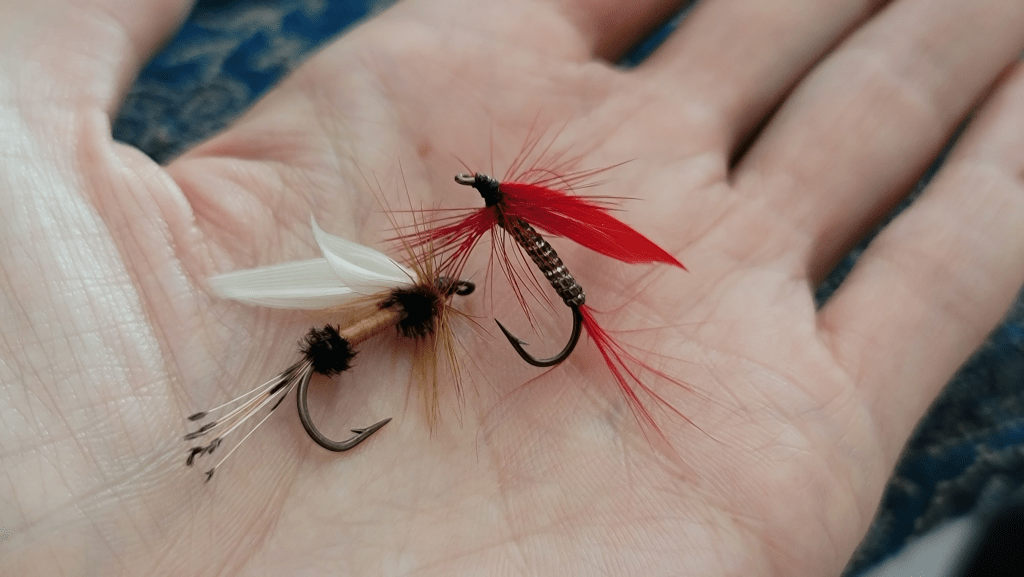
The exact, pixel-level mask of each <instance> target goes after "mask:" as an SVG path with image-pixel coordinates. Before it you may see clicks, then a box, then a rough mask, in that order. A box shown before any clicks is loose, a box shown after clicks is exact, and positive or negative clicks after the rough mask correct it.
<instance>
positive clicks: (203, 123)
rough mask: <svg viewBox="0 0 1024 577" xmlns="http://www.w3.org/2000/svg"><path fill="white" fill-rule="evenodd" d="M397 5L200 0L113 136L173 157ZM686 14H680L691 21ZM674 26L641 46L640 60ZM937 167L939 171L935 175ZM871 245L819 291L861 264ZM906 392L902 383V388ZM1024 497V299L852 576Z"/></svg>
mask: <svg viewBox="0 0 1024 577" xmlns="http://www.w3.org/2000/svg"><path fill="white" fill-rule="evenodd" d="M388 4H390V2H388V1H382V2H370V1H365V0H350V1H342V0H277V1H272V0H244V1H243V0H200V1H199V3H198V4H197V5H196V7H195V9H194V10H193V12H192V14H191V16H190V17H189V19H188V21H187V22H186V23H185V25H184V26H183V28H182V29H181V31H180V32H179V33H178V35H177V37H176V38H174V40H173V41H172V42H171V43H170V44H168V45H167V47H166V48H165V49H164V50H163V52H161V53H160V54H159V55H157V56H156V57H155V58H154V59H153V61H152V62H150V63H149V65H148V66H146V68H145V69H144V70H143V71H142V74H141V75H140V77H139V79H138V81H137V82H136V84H135V86H134V88H132V90H131V92H130V94H129V95H128V97H127V100H126V101H125V103H124V106H123V109H122V110H121V113H120V116H119V117H118V118H117V120H116V122H115V123H114V136H115V138H117V139H118V140H120V141H123V142H126V143H129V144H132V145H135V146H137V147H139V148H140V149H141V150H143V151H144V152H145V153H147V154H149V155H150V156H151V157H153V158H154V159H156V160H158V161H161V162H163V161H166V160H168V159H170V158H173V157H174V156H175V155H177V154H179V153H180V152H181V151H183V150H185V149H187V148H188V147H189V146H191V145H193V144H195V143H197V142H199V141H202V140H204V139H205V138H207V137H209V136H210V135H212V134H214V133H216V132H217V131H219V130H221V129H223V128H224V127H225V126H227V125H228V124H229V123H230V122H231V120H232V119H233V118H235V117H237V116H238V115H239V114H241V113H242V112H243V111H245V110H246V108H248V107H249V106H250V105H251V104H252V103H253V102H254V101H255V100H256V99H257V98H259V97H260V96H261V95H262V94H263V93H265V92H266V91H267V90H268V89H270V88H271V87H272V86H273V85H274V83H276V82H277V81H278V80H279V79H280V78H281V77H282V76H284V75H285V74H287V73H288V72H289V71H290V70H292V69H294V68H295V67H296V66H298V65H299V64H300V63H301V62H302V61H303V60H304V59H305V58H307V57H308V56H309V55H310V53H311V52H313V51H315V50H316V49H317V48H319V47H321V46H322V45H323V44H324V43H325V42H327V41H329V40H330V39H331V38H332V37H333V36H335V35H337V34H339V33H340V32H342V31H343V30H344V29H346V28H347V27H349V26H351V25H352V24H353V23H355V22H356V21H358V20H359V19H361V18H363V17H365V16H367V15H369V14H372V13H374V12H376V11H378V10H380V9H382V8H383V7H384V6H386V5H388ZM684 15H685V10H684V11H683V12H682V13H681V14H680V15H679V16H678V17H677V19H676V20H678V19H679V18H682V17H684ZM671 30H672V25H669V26H667V27H665V28H663V29H662V30H660V31H658V32H657V33H656V34H654V35H653V36H652V38H651V39H649V40H648V41H646V42H645V43H643V44H641V45H640V46H638V48H637V49H636V50H635V51H633V52H632V53H631V54H630V55H629V56H628V57H627V58H626V60H625V62H624V65H633V64H636V63H637V62H640V61H641V60H642V59H643V58H644V57H645V56H646V55H647V54H649V53H650V52H651V51H652V50H654V49H655V48H656V47H657V45H658V44H659V43H660V42H661V41H662V40H663V39H664V38H665V37H667V36H668V35H669V34H670V33H671ZM933 172H934V170H933V171H932V173H933ZM866 243H867V241H865V242H864V243H862V245H861V246H860V247H858V249H856V250H854V251H853V252H852V253H851V254H850V255H849V256H848V257H847V258H846V259H845V260H844V261H843V262H842V263H841V264H840V266H839V267H838V268H837V270H836V271H835V272H834V273H833V274H832V276H830V277H829V279H828V280H826V281H825V283H824V284H823V285H822V287H821V288H820V289H819V291H818V293H817V297H818V300H819V302H823V301H824V300H825V299H827V297H828V295H830V294H831V293H832V291H833V290H834V289H835V288H836V287H837V286H838V285H839V283H840V282H841V281H842V279H843V278H844V277H845V275H846V273H847V272H848V271H849V270H850V268H851V267H852V266H853V263H854V262H855V261H856V258H857V255H858V254H859V253H860V251H861V250H862V249H863V247H864V246H865V245H866ZM894 386H898V383H894ZM1022 492H1024V300H1022V299H1020V298H1019V299H1018V300H1017V303H1016V305H1015V306H1014V308H1013V309H1012V311H1011V312H1010V313H1009V315H1008V317H1007V319H1006V321H1005V322H1003V323H1002V324H1001V325H1000V326H999V327H998V328H997V329H996V330H995V332H993V334H992V335H991V336H990V338H989V339H988V340H987V341H986V342H985V344H984V345H983V346H982V347H981V349H980V350H979V351H978V352H977V353H976V354H975V355H974V356H973V357H972V358H971V360H970V361H969V362H968V363H967V364H966V365H965V366H964V367H963V368H962V369H961V370H960V372H959V373H958V374H957V375H956V377H955V378H954V380H953V381H952V383H951V384H950V385H949V386H948V387H947V388H946V390H945V391H944V392H943V394H942V396H941V397H940V398H939V399H938V400H937V401H936V403H935V405H934V406H933V408H932V410H931V412H929V414H928V415H927V416H926V417H925V419H924V420H923V421H922V422H921V423H920V425H919V426H918V429H917V432H916V433H915V435H914V437H913V438H912V439H911V440H910V442H909V443H908V445H907V448H906V452H905V455H904V457H903V459H902V460H901V461H900V463H899V465H898V466H897V468H896V471H895V474H894V476H893V478H892V479H891V480H890V482H889V486H888V489H887V490H886V493H885V496H884V498H883V500H882V504H881V507H880V509H879V512H878V516H877V518H876V520H875V523H874V524H873V525H872V527H871V529H870V531H869V532H868V535H867V537H866V538H865V539H864V542H863V543H862V544H861V546H860V548H859V549H858V551H857V553H856V554H855V555H854V557H853V559H852V560H851V562H850V565H849V566H848V567H847V570H846V573H845V574H846V575H848V576H851V577H852V576H855V575H860V574H861V573H862V572H863V571H864V570H865V569H866V568H868V567H870V566H872V565H874V564H875V563H877V562H878V561H880V560H882V559H884V558H886V557H888V556H890V555H893V554H894V553H896V552H897V551H899V549H900V548H901V547H902V546H903V545H904V544H905V543H906V542H907V541H908V540H909V539H912V538H914V536H917V535H920V534H922V533H924V532H926V531H928V530H929V529H931V528H932V527H935V526H936V525H937V524H939V523H941V522H943V521H945V520H948V519H951V518H953V517H956V516H958V515H962V514H964V513H966V512H968V511H971V510H972V509H977V508H979V507H981V508H987V509H994V508H996V507H999V506H1000V505H1001V504H1002V503H1004V502H1007V501H1008V500H1010V499H1012V498H1014V497H1020V496H1021V494H1022Z"/></svg>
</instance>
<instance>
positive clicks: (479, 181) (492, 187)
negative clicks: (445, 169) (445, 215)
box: [455, 172, 502, 208]
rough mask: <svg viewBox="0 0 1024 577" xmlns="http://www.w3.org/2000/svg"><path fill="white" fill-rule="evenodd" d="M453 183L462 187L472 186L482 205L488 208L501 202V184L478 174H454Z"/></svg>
mask: <svg viewBox="0 0 1024 577" xmlns="http://www.w3.org/2000/svg"><path fill="white" fill-rule="evenodd" d="M455 182H457V183H459V184H462V185H464V186H472V187H473V188H475V189H476V190H477V192H479V193H480V196H482V197H483V199H484V205H485V206H487V207H488V208H490V207H492V206H495V205H496V204H498V203H500V202H501V197H502V194H501V183H500V182H498V181H497V179H494V178H491V177H490V176H487V175H486V174H481V173H479V172H477V173H475V174H456V175H455Z"/></svg>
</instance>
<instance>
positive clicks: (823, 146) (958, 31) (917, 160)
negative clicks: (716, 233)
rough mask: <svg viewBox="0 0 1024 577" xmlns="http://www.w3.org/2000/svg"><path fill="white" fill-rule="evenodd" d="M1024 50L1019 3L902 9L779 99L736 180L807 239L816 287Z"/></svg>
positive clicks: (920, 3)
mask: <svg viewBox="0 0 1024 577" xmlns="http://www.w3.org/2000/svg"><path fill="white" fill-rule="evenodd" d="M1022 48H1024V3H1021V2H1019V1H1018V0H983V1H979V2H960V1H959V0H903V1H901V2H897V3H896V4H893V5H892V6H890V8H889V9H887V10H886V11H884V12H883V13H881V14H879V15H878V16H877V17H876V18H875V19H874V20H873V21H871V22H869V23H868V24H867V25H866V26H865V27H864V28H862V29H861V30H860V31H859V32H858V33H857V34H855V35H854V36H853V37H851V38H850V40H848V41H847V42H845V43H844V44H843V45H842V46H841V47H840V48H839V49H838V50H837V51H836V53H835V54H834V55H833V56H831V57H830V58H829V59H828V60H827V61H826V62H824V63H823V64H822V65H821V66H820V67H819V68H818V69H817V70H815V72H814V73H813V74H812V75H811V76H810V78H809V79H808V80H807V81H806V82H805V83H804V84H803V85H802V86H801V87H800V88H799V89H798V90H797V92H796V93H795V94H794V95H793V96H792V97H791V98H789V99H788V100H787V102H786V104H785V105H784V106H783V108H782V109H781V110H780V111H779V113H778V114H777V115H776V117H775V119H773V120H772V122H771V124H770V125H769V126H768V128H767V129H766V130H765V132H764V134H763V135H762V136H761V137H760V138H759V139H758V142H757V143H755V145H754V146H753V148H752V149H751V151H750V153H749V154H748V155H747V157H746V158H745V159H744V160H743V161H742V163H741V165H740V166H739V168H738V170H737V177H736V183H737V186H738V187H740V188H741V189H746V190H751V191H754V190H756V191H757V192H756V194H758V195H760V196H762V197H764V198H767V199H768V204H769V205H771V206H773V207H775V209H776V210H777V212H778V213H779V214H781V215H784V216H785V217H786V218H789V219H790V220H791V222H792V224H793V227H794V228H795V229H796V230H801V231H804V232H805V233H806V234H807V235H808V238H809V242H808V248H809V250H811V251H812V254H811V255H810V267H811V268H810V274H811V276H812V278H815V279H818V278H821V277H822V275H824V274H825V272H826V271H827V270H828V269H830V268H831V266H832V265H833V264H834V262H835V259H836V258H838V255H840V254H841V253H842V252H844V251H845V250H847V249H848V248H849V244H850V243H851V240H853V239H855V238H856V237H857V236H858V235H861V234H863V232H864V231H865V229H866V228H867V227H869V226H872V225H873V224H874V223H875V222H876V221H877V219H878V218H880V217H881V215H882V214H884V213H885V212H886V211H887V210H888V209H889V208H891V207H892V205H893V204H894V203H895V202H896V200H898V199H899V198H900V197H901V196H902V195H904V194H905V193H906V189H907V188H909V187H910V186H911V185H912V184H913V182H914V181H915V180H916V179H917V178H918V177H919V176H920V174H921V172H922V171H923V170H924V168H925V167H926V166H927V164H928V163H929V162H930V161H931V159H933V158H934V156H935V155H936V154H937V153H938V151H939V149H940V147H941V146H942V144H943V143H944V142H945V141H946V139H947V138H948V137H949V134H950V133H951V132H952V130H953V129H954V127H955V126H956V125H957V124H959V123H960V122H961V121H962V120H963V118H964V116H965V114H966V113H967V111H968V110H969V109H970V107H971V106H972V105H973V104H974V103H975V102H976V101H977V99H978V98H979V97H980V95H981V94H983V93H984V92H985V91H986V90H987V89H988V88H989V86H990V85H991V83H992V82H993V81H994V80H995V79H996V77H997V76H998V75H999V74H1000V72H1001V71H1003V70H1004V69H1005V67H1006V66H1008V65H1009V63H1010V62H1012V61H1013V60H1014V59H1015V58H1016V57H1017V55H1018V54H1020V52H1021V50H1022Z"/></svg>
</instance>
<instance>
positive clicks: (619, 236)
mask: <svg viewBox="0 0 1024 577" xmlns="http://www.w3.org/2000/svg"><path fill="white" fill-rule="evenodd" d="M517 164H518V162H517ZM597 172H599V171H583V172H577V173H573V174H569V175H565V176H552V175H550V172H549V171H528V172H527V173H525V174H526V175H527V178H529V175H531V174H543V175H547V176H544V177H541V178H539V179H537V180H535V181H532V182H531V181H529V180H525V181H498V180H497V179H495V178H493V177H491V176H488V175H486V174H481V173H474V174H458V175H456V176H455V182H457V183H459V184H461V185H464V186H471V187H473V188H475V189H476V190H477V192H479V193H480V196H481V197H483V200H484V207H483V208H480V209H476V210H471V211H469V212H468V213H462V214H459V215H457V216H454V217H447V218H443V219H437V220H435V221H434V222H433V224H434V226H432V227H430V228H426V229H424V230H419V231H416V232H414V233H412V234H410V235H406V236H405V237H404V238H406V239H408V240H410V241H411V242H412V243H413V244H431V245H432V246H436V247H438V248H439V250H440V251H441V252H444V253H446V254H448V259H449V260H448V261H447V262H448V263H450V264H449V265H447V267H446V268H448V267H450V268H451V269H452V270H462V268H463V267H464V266H465V262H466V259H467V258H468V257H469V254H470V253H471V252H472V250H473V248H474V247H475V246H476V244H477V243H478V242H479V241H480V239H481V238H482V237H483V235H484V234H485V233H487V232H489V231H493V230H494V229H495V227H498V228H501V229H503V230H504V231H505V232H507V233H508V234H509V235H510V236H511V237H512V239H513V240H514V241H515V242H516V244H518V245H519V246H520V247H522V248H523V249H524V250H525V251H526V252H527V254H528V255H529V256H530V258H531V260H533V261H534V263H535V264H536V265H537V266H538V267H539V268H540V269H541V272H543V273H544V275H545V276H546V277H547V278H548V281H549V282H551V283H552V286H554V288H555V291H556V292H558V293H559V296H561V297H562V298H563V300H564V301H565V303H566V305H567V306H569V307H570V308H572V310H573V329H572V333H571V335H570V338H569V341H568V342H567V343H566V346H565V347H563V349H562V351H561V352H559V353H558V354H556V355H555V356H553V357H550V358H548V359H538V358H535V357H533V356H531V355H529V354H528V353H526V351H525V350H523V349H522V347H521V346H520V344H521V343H522V341H521V340H520V339H518V338H516V337H514V336H513V335H512V334H511V333H509V332H508V330H506V329H505V327H504V326H502V325H501V323H500V322H498V326H499V327H500V328H501V330H502V332H503V333H504V334H505V336H506V338H508V339H509V341H510V342H511V343H512V346H513V347H515V349H516V352H518V353H519V354H520V356H522V357H523V359H525V360H526V361H527V362H528V363H530V364H532V365H535V366H538V367H546V366H553V365H556V364H558V363H560V362H562V361H564V360H565V359H566V358H568V356H569V354H571V353H572V351H573V349H574V348H575V346H576V343H577V341H578V339H579V334H580V325H581V323H582V320H583V314H582V313H581V312H580V310H579V309H578V307H579V305H582V304H583V300H580V301H579V302H578V303H573V302H571V301H575V300H577V298H579V299H585V296H583V293H582V289H581V290H580V296H579V297H576V296H572V295H570V296H568V297H566V296H565V295H563V294H562V292H561V290H562V289H561V288H560V287H559V286H557V285H556V284H555V281H553V280H552V275H560V269H561V270H564V265H562V264H561V260H559V261H558V265H557V266H549V265H550V264H551V263H550V262H548V260H547V257H546V256H544V255H543V254H540V253H538V252H537V251H538V250H541V249H539V248H538V247H537V246H536V242H537V239H540V241H541V242H544V244H545V245H546V248H545V249H543V250H544V251H549V250H550V251H551V253H552V254H554V251H553V249H551V248H550V245H549V244H547V243H546V241H544V240H543V238H541V237H540V235H539V234H538V233H537V231H536V230H535V228H534V227H536V228H540V229H541V230H544V231H547V232H549V233H551V234H553V235H555V236H561V237H565V238H568V239H570V240H572V241H574V242H576V243H578V244H580V245H582V246H584V247H587V248H589V249H591V250H594V251H595V252H598V253H600V254H603V255H605V256H609V257H611V258H614V259H616V260H620V261H623V262H626V263H630V264H641V263H665V264H670V265H673V266H677V267H679V268H681V269H683V270H685V269H686V267H684V266H683V264H682V263H681V262H679V260H678V259H676V258H675V257H674V256H672V255H671V254H669V253H668V252H666V251H665V250H664V249H663V248H661V247H660V246H658V245H657V244H655V243H654V242H653V241H651V240H650V239H648V238H647V237H646V236H644V235H642V234H640V233H639V232H637V231H636V230H634V229H633V228H632V227H630V226H629V225H627V224H625V223H623V222H622V221H620V220H619V219H617V218H615V217H614V216H612V215H611V213H610V206H609V204H608V203H607V202H604V201H601V200H600V199H599V198H597V197H585V196H579V195H575V194H572V189H573V187H574V186H578V185H579V184H581V183H583V182H585V181H586V180H587V179H589V178H591V177H592V176H593V175H594V174H596V173H597ZM549 186H558V187H559V188H549ZM502 257H503V258H504V259H505V260H506V261H507V255H502ZM538 258H539V259H540V260H538ZM555 258H556V259H557V255H556V257H555ZM503 269H504V270H505V271H506V276H508V277H509V280H510V282H511V283H512V284H513V285H515V279H514V278H513V275H512V274H511V273H510V272H509V271H510V270H511V266H510V265H509V264H507V263H506V264H504V266H503ZM558 278H560V279H563V280H559V281H558V282H560V283H561V282H564V278H563V277H561V276H558ZM569 278H571V277H569ZM573 282H575V281H573ZM514 290H516V294H517V295H519V300H520V302H521V303H523V305H524V309H525V308H526V307H525V302H524V300H523V298H522V296H521V292H520V291H519V290H518V289H515V287H514Z"/></svg>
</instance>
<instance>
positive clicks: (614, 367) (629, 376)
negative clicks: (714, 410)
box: [580, 305, 700, 445]
mask: <svg viewBox="0 0 1024 577" xmlns="http://www.w3.org/2000/svg"><path fill="white" fill-rule="evenodd" d="M580 315H581V316H582V317H583V328H584V329H586V331H587V335H589V336H590V338H591V340H593V341H594V344H595V345H597V350H598V351H599V352H600V353H601V356H602V357H603V358H604V362H605V364H607V365H608V370H609V371H611V373H612V377H613V378H614V379H615V382H616V384H618V385H619V390H621V391H622V394H623V396H625V397H626V402H627V403H628V404H629V408H630V410H631V411H632V412H633V416H635V417H636V420H637V421H638V422H639V423H640V426H641V428H642V429H644V431H645V433H644V434H645V435H646V430H647V428H648V427H649V428H650V429H652V430H653V431H655V432H656V433H657V434H658V436H660V437H661V438H662V439H663V440H665V441H669V439H668V438H667V437H666V436H665V434H664V433H663V432H662V430H661V427H659V426H658V424H657V423H656V422H655V420H654V417H653V416H652V415H651V411H650V410H649V409H648V408H647V406H645V405H644V401H643V399H642V398H641V394H640V393H642V394H643V396H646V397H649V398H651V399H654V400H655V401H656V402H657V403H658V404H660V405H661V406H663V407H664V408H666V409H668V410H669V411H671V412H673V413H675V414H676V415H678V416H679V417H681V418H682V419H683V420H685V421H686V422H687V423H689V424H691V425H693V426H695V427H696V426H697V425H696V424H695V423H694V422H693V421H692V420H690V418H689V417H687V416H686V415H684V414H683V413H682V412H680V411H679V409H677V408H676V407H675V406H674V405H672V403H671V402H669V401H668V400H667V399H665V397H663V396H661V395H659V394H658V393H657V392H656V391H654V390H653V389H651V388H650V387H649V386H648V385H646V384H644V382H643V380H641V378H640V375H641V373H643V372H647V373H651V374H653V375H655V376H657V377H660V378H662V379H665V380H667V381H669V382H671V383H672V384H675V385H678V386H681V387H684V388H685V389H686V390H688V391H692V389H691V387H689V386H688V385H686V384H685V383H683V382H681V381H679V380H677V379H675V378H673V377H671V376H669V375H667V374H665V373H663V372H661V371H659V370H657V369H654V368H652V367H650V366H648V365H646V364H644V363H643V362H642V361H641V360H639V359H638V358H636V357H635V356H634V355H632V354H631V353H630V352H629V351H627V350H626V349H625V348H624V347H623V346H622V345H620V344H619V343H618V342H617V341H616V340H615V339H613V338H612V336H611V334H609V333H608V331H606V330H604V329H603V328H601V326H600V325H598V324H597V320H596V319H595V318H594V315H593V313H592V312H591V310H590V308H589V307H587V306H586V305H582V306H580ZM697 428H698V429H700V427H697ZM669 444H670V445H671V442H669Z"/></svg>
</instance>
